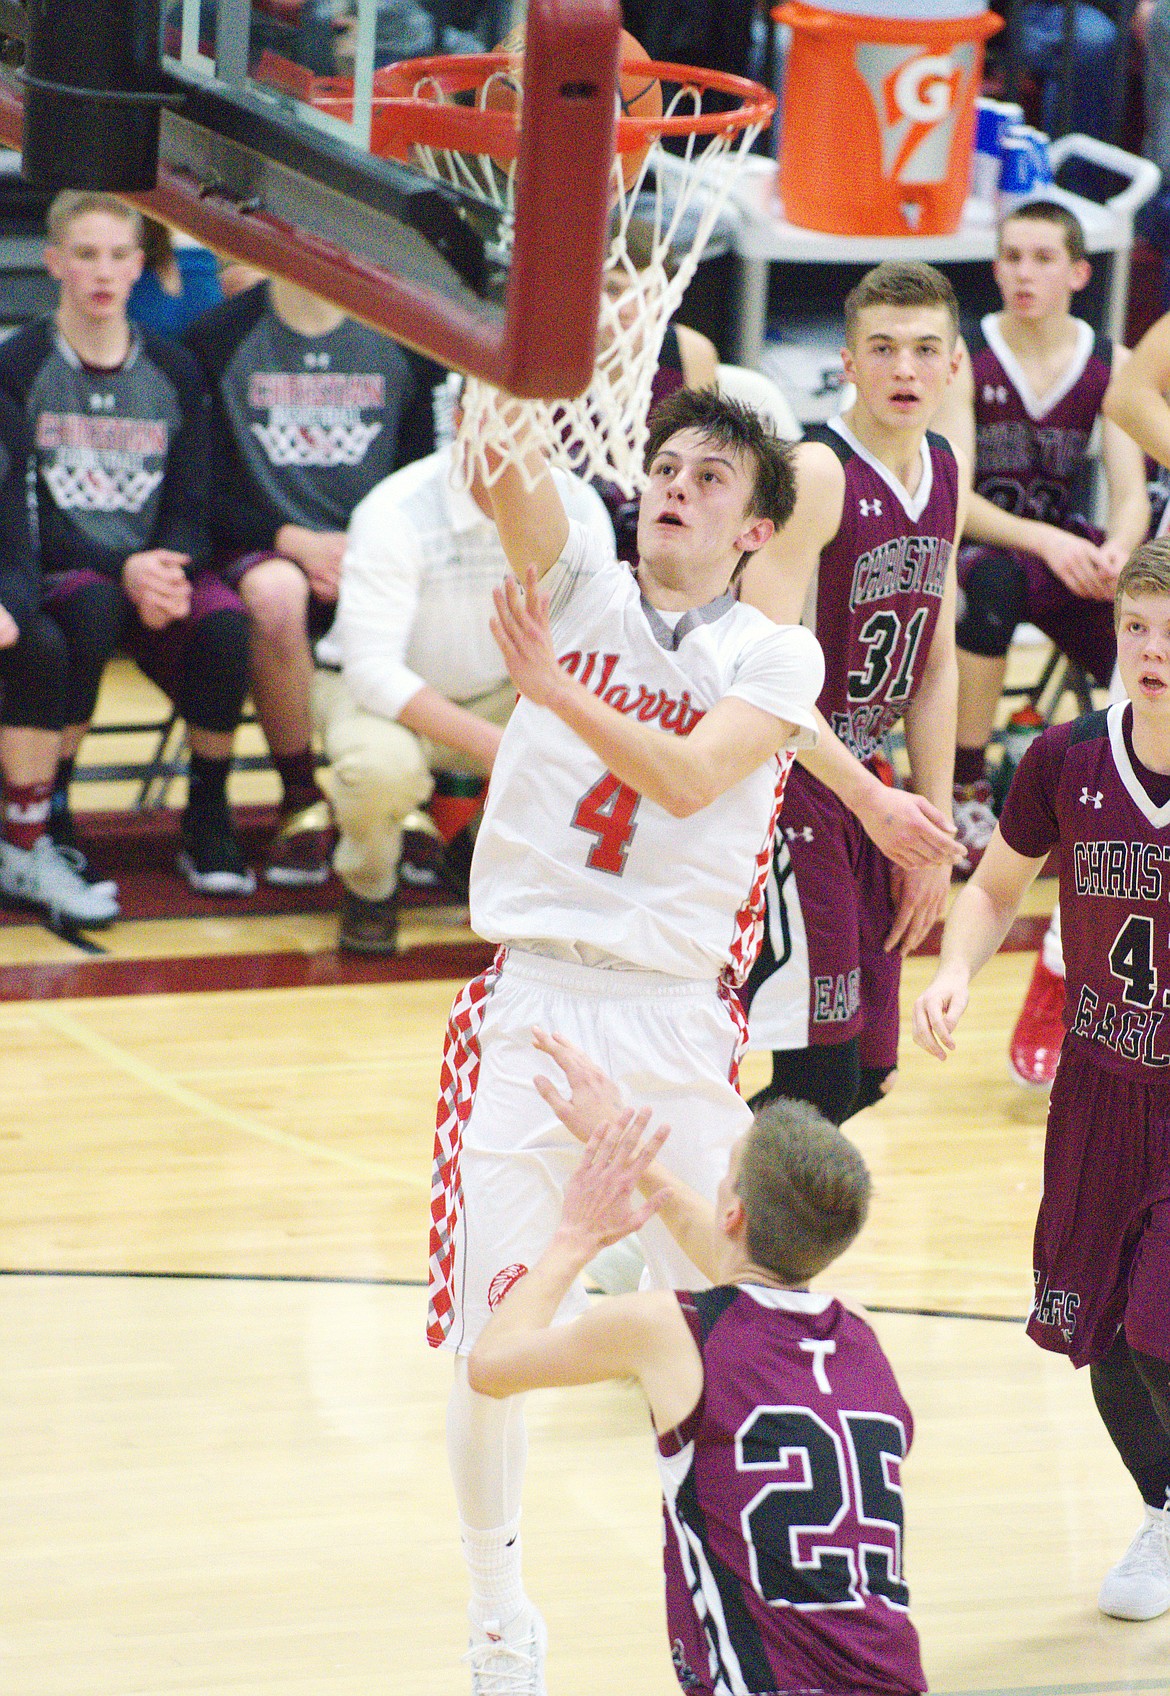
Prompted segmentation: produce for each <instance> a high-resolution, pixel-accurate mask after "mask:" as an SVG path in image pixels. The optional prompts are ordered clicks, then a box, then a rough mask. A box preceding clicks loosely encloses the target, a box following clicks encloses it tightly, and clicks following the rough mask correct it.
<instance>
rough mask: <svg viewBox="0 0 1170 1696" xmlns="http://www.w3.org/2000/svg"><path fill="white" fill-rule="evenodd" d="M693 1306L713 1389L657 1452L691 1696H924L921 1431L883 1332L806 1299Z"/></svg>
mask: <svg viewBox="0 0 1170 1696" xmlns="http://www.w3.org/2000/svg"><path fill="white" fill-rule="evenodd" d="M678 1301H679V1306H680V1308H681V1310H682V1313H683V1317H684V1318H685V1319H686V1321H687V1324H688V1325H689V1326H690V1329H691V1334H692V1335H693V1337H694V1339H695V1342H696V1344H697V1346H698V1348H699V1352H700V1353H701V1355H702V1357H703V1379H704V1388H703V1393H702V1396H701V1397H700V1400H699V1403H698V1406H697V1407H696V1408H695V1410H694V1412H693V1413H692V1414H691V1415H690V1416H689V1417H688V1418H687V1419H686V1420H684V1421H683V1423H682V1424H681V1425H680V1426H679V1427H678V1428H677V1429H676V1430H675V1431H671V1432H667V1433H665V1434H663V1435H662V1436H661V1437H660V1438H659V1444H658V1448H659V1455H658V1466H659V1472H660V1474H661V1478H662V1488H663V1498H664V1500H663V1509H664V1514H665V1520H666V1526H665V1529H666V1539H665V1564H666V1617H667V1629H668V1631H669V1633H670V1641H671V1654H672V1657H673V1659H674V1666H675V1672H676V1673H677V1675H678V1680H679V1683H680V1684H681V1685H682V1687H683V1689H684V1690H685V1691H688V1692H690V1693H691V1696H765V1693H766V1696H811V1693H813V1692H816V1693H817V1696H862V1692H864V1693H865V1696H912V1693H917V1692H919V1691H922V1690H925V1689H926V1679H925V1677H924V1676H923V1672H922V1661H921V1658H920V1655H919V1649H918V1634H917V1632H916V1631H915V1629H914V1626H913V1625H912V1624H911V1621H910V1617H909V1613H908V1608H909V1602H910V1597H909V1592H908V1590H907V1588H906V1583H905V1580H904V1578H903V1576H902V1490H901V1484H900V1478H899V1469H900V1466H901V1462H902V1459H903V1457H904V1456H905V1454H906V1451H907V1450H908V1449H909V1447H910V1442H911V1439H912V1436H913V1422H912V1420H911V1416H910V1410H909V1408H908V1407H907V1405H906V1403H905V1401H904V1399H903V1397H902V1393H901V1391H900V1390H899V1388H898V1385H897V1382H896V1381H895V1378H894V1374H893V1370H892V1368H891V1367H890V1363H889V1361H888V1360H887V1359H886V1357H885V1354H884V1353H883V1352H882V1348H881V1345H880V1344H879V1342H878V1340H877V1338H876V1337H875V1336H874V1334H873V1332H872V1330H871V1329H870V1327H869V1326H868V1325H867V1324H866V1323H865V1321H864V1320H862V1319H860V1318H859V1317H858V1316H857V1315H856V1314H854V1313H851V1312H850V1311H849V1309H848V1308H846V1307H844V1306H843V1305H842V1304H841V1303H840V1302H839V1301H836V1300H834V1298H833V1297H831V1296H828V1295H819V1294H810V1293H809V1292H807V1291H799V1290H779V1289H772V1288H768V1287H765V1286H763V1285H745V1286H742V1287H739V1286H723V1287H722V1288H718V1289H713V1290H700V1291H697V1292H695V1293H684V1292H682V1291H679V1292H678Z"/></svg>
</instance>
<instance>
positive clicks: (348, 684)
mask: <svg viewBox="0 0 1170 1696" xmlns="http://www.w3.org/2000/svg"><path fill="white" fill-rule="evenodd" d="M452 452H453V450H452V449H451V448H450V447H447V448H442V449H440V450H439V452H437V453H434V454H430V455H429V456H428V457H427V458H426V459H422V460H419V461H418V462H417V463H416V464H414V465H409V466H407V467H406V468H405V469H404V470H401V471H397V472H395V473H394V475H393V476H392V477H387V478H386V479H385V480H384V481H383V482H381V483H379V484H378V486H377V488H375V489H374V490H372V491H371V493H370V494H368V495H367V496H366V498H365V500H364V501H362V503H361V505H360V506H359V507H358V508H357V510H356V512H355V513H354V515H353V519H352V521H351V523H350V527H349V541H348V546H347V548H346V551H345V558H344V561H343V563H342V568H341V590H340V595H339V598H338V606H337V618H336V620H335V622H334V627H333V629H332V631H331V632H330V633H329V635H328V636H327V637H325V638H324V639H323V640H322V641H321V643H320V644H319V645H318V649H317V656H318V660H319V661H320V662H321V669H319V670H318V672H317V676H316V680H315V684H314V693H313V705H314V718H315V720H316V723H317V727H318V729H319V731H320V734H321V738H322V745H323V747H324V750H325V755H326V758H327V759H328V761H329V764H330V767H331V772H330V780H331V781H330V790H331V795H332V800H333V807H334V811H335V813H336V816H337V822H338V827H339V829H340V833H341V835H340V840H339V842H338V844H337V851H336V853H335V854H334V856H333V866H334V870H335V871H336V872H337V875H338V877H339V878H340V879H341V882H342V885H343V891H344V893H343V906H342V915H341V930H340V937H339V941H340V946H341V947H342V948H347V949H355V950H357V951H359V952H364V953H378V954H388V953H392V952H393V951H394V947H395V940H396V936H397V928H398V895H397V886H398V864H399V859H400V857H401V854H402V833H403V820H404V819H405V818H406V816H407V815H408V814H409V813H410V812H412V811H413V810H414V809H415V808H417V807H420V806H422V805H423V803H424V802H425V801H426V800H427V799H428V797H429V796H430V794H431V790H432V787H433V782H432V776H431V774H432V772H450V773H459V774H463V773H474V774H482V775H483V776H485V777H486V776H487V775H488V774H489V773H490V772H491V769H492V762H493V761H494V759H495V755H496V749H497V747H498V746H499V741H500V734H501V731H502V728H503V726H504V724H505V723H506V722H507V720H508V717H509V715H510V713H511V711H512V708H513V706H514V705H515V701H516V691H515V689H514V688H513V687H512V684H511V681H510V679H509V677H508V672H507V667H506V666H505V664H504V661H503V657H502V655H501V654H500V650H499V648H498V647H497V646H496V643H495V640H494V638H493V636H492V634H491V631H490V629H489V627H488V621H489V619H490V618H491V617H492V614H493V606H492V590H493V589H494V588H495V587H496V586H497V584H499V583H501V582H502V581H503V579H504V578H505V577H506V575H507V572H508V562H507V559H506V557H505V555H504V550H503V547H502V545H501V543H500V540H499V536H498V534H497V531H496V526H495V521H494V519H493V517H492V508H491V503H490V501H489V499H488V496H487V492H486V490H485V489H484V487H483V484H482V482H481V481H480V479H479V478H478V477H477V478H476V479H475V481H474V482H473V483H472V486H471V488H470V489H469V490H463V489H459V488H455V487H453V485H452V481H451V465H452ZM553 476H554V478H555V479H556V482H557V487H558V489H559V490H560V493H561V498H562V500H563V501H564V503H565V506H566V510H567V511H568V512H569V513H570V515H571V516H572V517H574V518H577V519H579V520H580V521H581V522H582V523H584V524H586V525H588V526H589V527H590V528H591V529H593V530H595V531H596V532H597V533H598V534H600V535H603V536H604V538H605V540H606V542H607V544H608V545H612V539H613V538H612V533H611V530H610V525H609V520H608V518H607V517H606V513H605V509H604V507H603V506H602V503H601V501H600V499H599V498H598V496H597V495H596V494H595V493H594V492H593V490H592V489H590V488H589V487H588V486H587V485H586V484H585V483H583V482H581V481H579V480H578V479H577V478H575V477H570V476H568V475H566V474H564V473H562V472H559V471H554V472H553ZM466 864H467V856H466V855H465V856H464V876H465V868H466Z"/></svg>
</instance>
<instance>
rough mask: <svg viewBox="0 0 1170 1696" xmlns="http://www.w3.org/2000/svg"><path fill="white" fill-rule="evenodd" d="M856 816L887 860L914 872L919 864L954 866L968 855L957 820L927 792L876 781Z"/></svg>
mask: <svg viewBox="0 0 1170 1696" xmlns="http://www.w3.org/2000/svg"><path fill="white" fill-rule="evenodd" d="M857 815H858V817H859V818H860V820H861V823H862V825H863V826H864V828H865V833H866V835H867V836H868V837H869V838H870V839H871V840H872V841H873V842H875V843H876V844H877V846H878V847H879V848H880V849H881V851H882V853H883V854H884V855H885V856H886V859H887V860H893V862H894V864H895V865H896V866H905V867H906V869H907V870H908V871H914V870H916V869H917V868H918V867H920V866H940V865H945V866H954V865H958V863H959V861H960V860H962V859H964V858H965V855H964V852H963V849H962V848H961V847H960V845H959V842H958V840H957V839H956V836H955V821H954V820H953V819H950V818H948V817H947V816H946V814H945V813H943V812H940V811H939V809H938V808H937V807H936V806H935V805H934V803H933V802H931V801H928V800H927V799H926V797H925V796H924V795H915V794H912V793H911V791H910V790H909V789H891V788H890V787H889V786H888V785H886V784H884V783H876V782H875V783H874V784H873V786H872V789H871V790H870V791H869V792H868V793H867V795H866V797H865V800H864V802H863V804H862V805H861V806H859V807H858V810H857Z"/></svg>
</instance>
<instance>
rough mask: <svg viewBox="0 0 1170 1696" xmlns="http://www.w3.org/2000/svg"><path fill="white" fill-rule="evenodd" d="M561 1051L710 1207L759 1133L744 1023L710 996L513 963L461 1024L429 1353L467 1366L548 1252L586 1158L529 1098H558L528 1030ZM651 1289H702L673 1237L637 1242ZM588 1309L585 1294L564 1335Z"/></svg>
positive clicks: (535, 958) (664, 980) (515, 957)
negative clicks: (743, 1089) (615, 1097)
mask: <svg viewBox="0 0 1170 1696" xmlns="http://www.w3.org/2000/svg"><path fill="white" fill-rule="evenodd" d="M534 1025H539V1026H540V1027H541V1028H542V1029H544V1030H546V1031H550V1032H553V1033H555V1034H557V1035H559V1036H563V1037H567V1038H568V1040H569V1041H570V1042H573V1043H576V1045H577V1046H578V1048H581V1049H583V1050H584V1052H585V1053H586V1054H588V1055H590V1057H591V1058H592V1059H593V1060H595V1061H596V1062H597V1064H598V1065H600V1066H602V1067H604V1068H605V1070H606V1071H607V1072H608V1073H609V1075H610V1077H612V1078H613V1079H614V1080H615V1081H616V1082H617V1083H618V1084H619V1085H620V1086H621V1089H622V1091H623V1094H624V1096H625V1098H626V1100H627V1102H628V1104H629V1105H630V1106H632V1107H650V1108H651V1109H652V1110H653V1114H654V1118H653V1121H652V1123H654V1124H658V1123H662V1122H663V1121H665V1123H667V1124H669V1125H670V1127H671V1135H670V1138H669V1140H668V1141H667V1143H666V1146H665V1147H664V1149H663V1151H662V1155H661V1159H662V1161H663V1163H664V1164H665V1165H666V1166H668V1167H670V1169H671V1170H672V1171H674V1172H676V1173H677V1174H678V1175H679V1177H681V1178H682V1179H684V1180H685V1182H686V1183H688V1184H690V1185H691V1186H692V1188H694V1189H696V1190H698V1191H699V1192H700V1193H701V1194H703V1195H706V1196H709V1197H711V1199H712V1200H714V1197H715V1189H716V1185H717V1184H718V1183H719V1180H720V1178H721V1177H722V1176H723V1174H724V1173H725V1172H726V1170H727V1157H728V1151H729V1149H730V1148H731V1145H732V1143H733V1142H734V1141H735V1140H736V1138H737V1137H739V1136H740V1135H742V1133H743V1132H744V1131H745V1130H746V1129H747V1127H748V1125H749V1124H750V1123H751V1113H750V1112H749V1110H748V1108H747V1106H746V1104H745V1102H744V1100H743V1098H742V1097H741V1096H740V1094H739V1092H738V1090H737V1089H736V1085H735V1079H736V1077H737V1075H738V1063H739V1055H740V1053H741V1051H742V1046H743V1035H744V1027H743V1015H742V1013H741V1012H740V1009H739V1004H738V1002H737V1001H736V1000H735V997H734V996H733V995H732V993H731V992H730V990H728V989H726V988H725V987H724V986H723V985H721V984H719V983H716V982H710V981H691V980H688V979H680V978H672V977H664V976H662V975H660V974H657V973H653V972H632V971H631V972H627V971H620V970H603V969H597V968H593V967H588V966H577V965H572V964H568V963H565V962H562V961H560V960H551V959H546V958H544V957H542V956H540V955H535V954H526V953H523V952H521V951H518V950H516V949H511V948H503V949H501V950H500V952H499V954H498V955H497V957H496V960H495V963H494V964H493V965H492V966H490V967H489V968H488V970H487V971H486V972H484V973H483V974H481V976H480V977H478V978H475V979H473V981H472V982H471V983H470V984H468V985H467V988H466V989H465V990H463V991H462V993H461V994H460V995H459V996H458V997H457V999H456V1001H455V1005H454V1007H453V1008H452V1010H451V1018H450V1022H449V1024H448V1027H447V1038H446V1044H445V1046H444V1051H443V1072H442V1082H441V1085H440V1097H439V1107H438V1114H437V1124H436V1133H435V1161H434V1170H433V1178H432V1188H431V1245H430V1309H429V1315H428V1326H427V1337H428V1340H429V1341H430V1343H431V1344H432V1346H433V1347H435V1348H440V1347H442V1348H451V1349H455V1350H457V1351H458V1352H459V1353H460V1354H466V1353H467V1352H469V1351H470V1349H471V1348H472V1346H473V1345H474V1343H475V1340H476V1338H477V1337H478V1336H479V1333H480V1331H481V1330H482V1329H483V1326H484V1325H485V1324H486V1322H487V1318H488V1315H489V1313H490V1312H491V1310H492V1309H493V1308H494V1307H495V1306H496V1305H497V1304H498V1302H500V1301H501V1300H502V1299H503V1296H504V1295H505V1294H506V1292H507V1290H508V1289H509V1288H510V1287H511V1285H512V1284H514V1283H515V1282H516V1280H517V1279H518V1278H520V1277H522V1276H523V1274H524V1273H525V1272H526V1271H527V1270H528V1268H529V1267H530V1266H531V1265H533V1263H534V1262H535V1261H536V1260H537V1259H538V1258H539V1257H540V1255H541V1254H542V1253H543V1251H544V1249H545V1248H546V1247H547V1246H548V1243H549V1241H550V1240H551V1238H552V1234H553V1232H554V1231H555V1229H556V1227H557V1225H558V1223H559V1221H560V1216H561V1197H562V1194H563V1192H564V1187H565V1184H566V1183H567V1181H568V1178H569V1174H570V1173H571V1172H572V1170H573V1168H574V1166H575V1165H576V1163H577V1161H578V1159H579V1158H580V1144H579V1143H578V1142H577V1141H576V1139H575V1138H573V1137H571V1136H570V1135H569V1133H568V1132H567V1131H566V1130H565V1128H564V1127H563V1125H561V1123H560V1121H559V1120H558V1119H557V1118H556V1116H555V1114H553V1113H552V1112H550V1110H549V1109H548V1108H547V1107H546V1106H545V1104H544V1102H543V1101H542V1100H541V1098H540V1096H539V1095H538V1094H537V1093H536V1090H535V1089H534V1087H533V1083H532V1080H533V1078H534V1077H535V1076H536V1075H537V1074H538V1073H543V1074H544V1075H545V1076H546V1077H551V1078H553V1079H554V1080H555V1082H556V1083H557V1085H558V1087H561V1088H562V1089H563V1087H564V1079H563V1078H562V1077H561V1075H560V1073H559V1070H558V1068H557V1067H556V1066H555V1065H554V1063H553V1062H552V1061H551V1060H549V1059H547V1058H546V1056H545V1055H543V1054H541V1053H539V1052H538V1051H537V1050H536V1049H535V1048H534V1047H533V1046H532V1027H533V1026H534ZM639 1238H640V1241H641V1244H642V1252H643V1253H644V1255H645V1257H646V1264H647V1267H648V1269H649V1273H650V1279H651V1281H652V1283H653V1284H655V1285H656V1286H658V1287H660V1288H679V1289H700V1288H702V1287H703V1286H704V1285H705V1284H706V1282H707V1280H706V1279H705V1278H704V1277H703V1276H702V1275H701V1274H700V1272H699V1271H698V1269H697V1268H696V1267H695V1266H694V1264H693V1263H692V1262H691V1261H690V1260H689V1259H688V1258H687V1256H686V1255H685V1254H683V1252H682V1250H681V1249H680V1248H679V1247H678V1245H677V1244H676V1243H675V1241H674V1239H673V1237H671V1235H670V1233H669V1232H668V1231H667V1230H666V1227H665V1226H664V1225H663V1224H662V1223H661V1221H660V1220H658V1219H651V1220H650V1221H649V1222H648V1223H647V1225H646V1226H645V1227H644V1228H643V1230H642V1231H641V1232H640V1233H639ZM585 1301H586V1296H585V1291H584V1288H583V1287H582V1286H580V1285H578V1286H577V1287H576V1288H575V1289H574V1290H572V1291H570V1293H569V1295H568V1296H567V1297H566V1298H565V1301H564V1302H563V1303H562V1305H561V1309H560V1311H559V1312H558V1314H557V1318H558V1320H565V1319H571V1318H573V1317H574V1316H575V1315H576V1314H577V1313H579V1312H580V1311H581V1310H582V1309H583V1307H584V1305H585Z"/></svg>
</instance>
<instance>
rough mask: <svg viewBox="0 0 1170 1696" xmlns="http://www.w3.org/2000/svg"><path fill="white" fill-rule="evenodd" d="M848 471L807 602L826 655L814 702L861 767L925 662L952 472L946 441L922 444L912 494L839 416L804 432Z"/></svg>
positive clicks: (947, 543)
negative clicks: (842, 497) (836, 517)
mask: <svg viewBox="0 0 1170 1696" xmlns="http://www.w3.org/2000/svg"><path fill="white" fill-rule="evenodd" d="M811 439H813V440H815V441H821V442H824V443H825V444H826V446H828V447H831V448H832V449H833V451H834V453H835V454H836V455H837V457H838V459H840V461H841V464H842V466H843V467H844V470H845V500H844V506H843V508H842V512H841V523H840V525H839V527H838V530H837V534H836V535H835V536H834V537H833V539H832V541H831V542H829V543H828V544H827V546H826V547H824V548H823V549H822V550H821V557H820V564H819V566H818V568H817V573H816V577H815V580H814V584H813V587H812V589H811V590H810V595H811V594H815V625H814V628H815V631H816V635H817V639H818V640H819V642H820V644H821V647H822V648H823V649H824V654H825V679H826V681H825V687H824V690H823V692H822V694H821V698H820V701H819V703H818V705H819V706H820V709H821V711H822V712H823V713H824V715H825V717H826V718H827V719H828V721H829V723H830V725H831V726H832V728H833V730H834V731H835V732H836V734H837V735H838V736H839V737H840V739H841V741H842V742H844V744H845V746H846V747H847V748H848V749H849V750H850V752H851V753H853V754H855V755H856V756H857V758H858V759H859V760H868V759H869V758H871V757H872V755H874V754H876V753H877V752H878V751H879V750H880V748H881V745H882V739H883V738H884V737H885V735H886V734H887V732H888V731H889V730H891V729H892V728H893V726H894V724H895V723H896V722H897V720H898V719H899V718H900V717H901V715H902V713H903V711H904V709H905V707H906V705H907V703H908V702H909V701H910V700H912V699H913V697H914V693H915V690H916V689H917V686H918V684H919V682H920V681H921V677H922V672H923V669H924V667H925V665H926V659H927V655H928V654H929V653H930V644H931V640H932V638H933V636H934V627H935V624H936V623H937V621H938V609H939V603H940V601H941V599H942V595H943V590H944V589H945V587H946V580H947V568H948V566H949V565H950V560H951V554H952V551H953V543H954V534H955V518H956V513H957V508H958V499H959V474H958V465H957V463H956V460H955V456H954V454H953V453H952V452H951V449H950V445H949V443H948V442H946V441H945V440H944V439H943V437H941V436H936V435H933V434H928V435H927V437H926V439H925V440H924V442H923V444H922V449H921V453H922V473H921V476H920V478H919V481H918V487H917V489H916V490H915V492H914V494H913V495H908V494H907V493H906V491H905V489H904V488H903V487H902V485H901V484H900V483H899V482H898V481H897V480H896V479H895V478H894V477H893V476H892V475H891V473H890V472H889V471H887V470H886V468H885V467H884V466H883V465H882V464H881V463H880V462H879V461H878V460H876V459H875V458H874V457H873V455H872V454H870V453H869V452H868V450H867V449H866V448H864V447H863V446H862V445H861V443H860V442H859V441H858V439H857V437H856V436H855V435H854V434H853V432H852V431H851V430H850V429H849V428H848V426H847V425H845V424H844V423H843V422H842V421H841V420H840V419H834V420H833V421H832V422H831V423H830V424H829V425H827V426H826V427H825V428H824V429H820V430H815V431H813V432H811Z"/></svg>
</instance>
